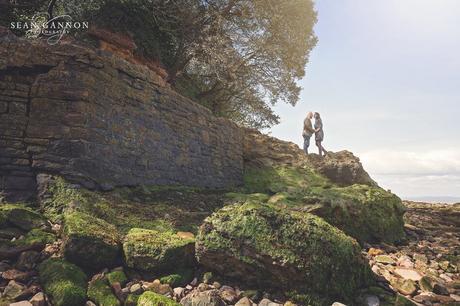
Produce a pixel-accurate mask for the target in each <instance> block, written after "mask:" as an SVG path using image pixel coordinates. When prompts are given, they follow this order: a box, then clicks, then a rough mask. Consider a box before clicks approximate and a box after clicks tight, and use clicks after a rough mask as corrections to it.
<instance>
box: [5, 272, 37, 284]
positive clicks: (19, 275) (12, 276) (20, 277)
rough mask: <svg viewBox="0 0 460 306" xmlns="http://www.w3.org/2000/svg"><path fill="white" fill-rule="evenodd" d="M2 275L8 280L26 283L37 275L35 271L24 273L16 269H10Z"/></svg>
mask: <svg viewBox="0 0 460 306" xmlns="http://www.w3.org/2000/svg"><path fill="white" fill-rule="evenodd" d="M1 274H2V278H4V279H6V280H15V281H19V282H24V283H26V282H27V281H28V280H29V279H30V278H31V277H32V276H33V275H35V274H36V273H35V272H33V271H27V272H23V271H19V270H16V269H10V270H8V271H5V272H2V273H1Z"/></svg>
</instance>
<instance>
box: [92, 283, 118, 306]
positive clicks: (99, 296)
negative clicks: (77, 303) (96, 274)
mask: <svg viewBox="0 0 460 306" xmlns="http://www.w3.org/2000/svg"><path fill="white" fill-rule="evenodd" d="M88 298H89V299H90V300H91V301H93V302H95V303H96V304H97V305H104V306H119V305H120V301H118V299H117V297H116V296H115V294H113V292H112V289H111V288H110V286H109V283H108V282H107V279H106V278H102V279H95V280H92V281H91V282H89V284H88Z"/></svg>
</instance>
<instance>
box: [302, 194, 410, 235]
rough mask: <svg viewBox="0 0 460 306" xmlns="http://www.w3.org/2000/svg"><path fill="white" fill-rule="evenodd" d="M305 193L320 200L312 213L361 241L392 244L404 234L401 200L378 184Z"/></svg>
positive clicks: (403, 210)
mask: <svg viewBox="0 0 460 306" xmlns="http://www.w3.org/2000/svg"><path fill="white" fill-rule="evenodd" d="M308 194H309V195H310V196H311V195H313V196H317V197H318V198H319V199H320V201H319V203H320V204H321V208H318V209H317V210H315V211H314V213H315V214H316V215H318V216H320V217H322V218H324V219H325V220H326V221H328V222H329V223H330V224H332V225H334V226H336V227H338V228H340V229H341V230H343V231H344V232H345V233H347V234H348V235H350V236H352V237H354V238H356V239H357V240H359V241H361V242H381V241H384V242H388V243H394V242H397V241H400V240H402V239H403V238H404V236H405V234H404V220H403V215H404V212H405V208H404V206H403V204H402V202H401V199H400V198H399V197H397V196H396V195H394V194H392V193H390V192H388V191H385V190H383V189H381V188H380V187H372V186H367V185H353V186H348V187H333V188H329V189H327V190H325V189H322V188H312V189H311V190H310V191H309V193H308Z"/></svg>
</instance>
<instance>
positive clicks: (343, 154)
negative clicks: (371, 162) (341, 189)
mask: <svg viewBox="0 0 460 306" xmlns="http://www.w3.org/2000/svg"><path fill="white" fill-rule="evenodd" d="M308 161H309V163H310V164H311V165H312V166H313V168H314V169H315V170H316V171H317V172H319V173H320V174H322V175H324V176H325V177H327V178H328V179H330V180H331V181H332V182H334V183H335V184H337V185H339V186H350V185H353V184H362V185H369V186H377V183H376V182H375V181H374V180H372V179H371V177H370V176H369V174H368V173H367V172H366V171H365V170H364V168H363V165H362V164H361V162H360V161H359V158H358V157H356V156H354V155H353V153H351V152H349V151H340V152H336V153H334V152H328V153H327V154H326V156H324V157H320V156H319V155H316V154H310V155H309V156H308Z"/></svg>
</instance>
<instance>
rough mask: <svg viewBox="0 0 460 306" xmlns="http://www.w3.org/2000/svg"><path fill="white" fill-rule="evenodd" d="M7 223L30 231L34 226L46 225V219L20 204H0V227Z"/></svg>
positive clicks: (5, 225)
mask: <svg viewBox="0 0 460 306" xmlns="http://www.w3.org/2000/svg"><path fill="white" fill-rule="evenodd" d="M8 225H12V226H16V227H18V228H20V229H22V230H25V231H30V230H31V229H34V228H40V227H46V226H47V222H46V219H45V218H44V217H43V216H42V215H41V214H39V213H37V212H35V211H34V210H33V209H31V208H29V207H26V206H24V205H20V204H2V205H1V206H0V228H4V227H7V226H8Z"/></svg>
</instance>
